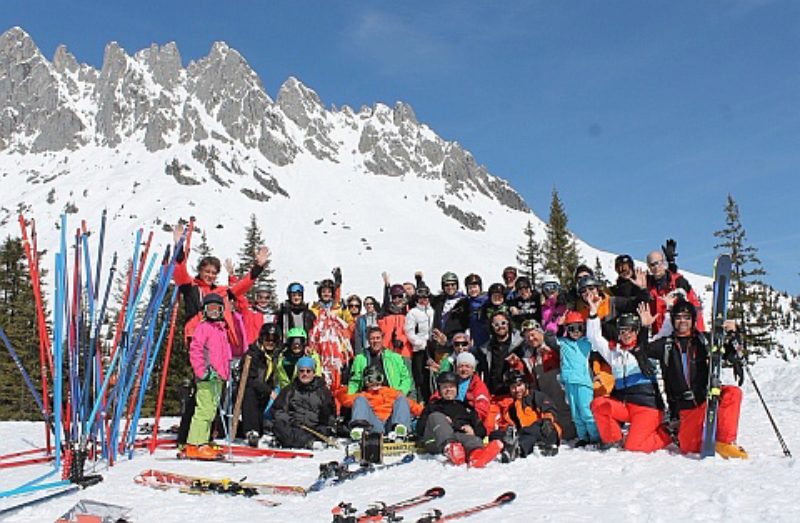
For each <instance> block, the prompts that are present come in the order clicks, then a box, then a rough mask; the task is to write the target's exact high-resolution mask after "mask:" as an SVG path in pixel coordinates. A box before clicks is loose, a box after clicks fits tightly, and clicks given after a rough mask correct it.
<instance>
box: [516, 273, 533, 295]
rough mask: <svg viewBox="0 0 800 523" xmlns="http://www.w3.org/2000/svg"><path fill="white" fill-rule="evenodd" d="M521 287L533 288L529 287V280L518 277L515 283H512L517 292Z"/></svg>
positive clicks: (525, 277)
mask: <svg viewBox="0 0 800 523" xmlns="http://www.w3.org/2000/svg"><path fill="white" fill-rule="evenodd" d="M522 287H528V288H529V289H532V288H533V286H532V285H531V280H530V278H528V277H527V276H520V277H519V278H517V281H515V282H514V289H515V290H516V291H517V292H519V290H520V289H521V288H522Z"/></svg>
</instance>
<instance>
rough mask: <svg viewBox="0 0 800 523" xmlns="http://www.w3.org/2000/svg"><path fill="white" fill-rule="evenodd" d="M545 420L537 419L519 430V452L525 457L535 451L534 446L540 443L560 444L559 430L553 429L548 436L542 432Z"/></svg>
mask: <svg viewBox="0 0 800 523" xmlns="http://www.w3.org/2000/svg"><path fill="white" fill-rule="evenodd" d="M543 423H544V420H539V421H536V422H534V423H532V424H530V425H528V426H527V427H523V428H521V429H519V431H518V432H517V435H518V441H519V452H520V456H522V457H523V458H524V457H526V456H527V455H528V454H530V453H532V452H533V448H534V447H536V446H537V445H539V444H545V445H548V446H551V445H558V432H557V431H555V430H554V431H553V432H551V433H550V434H549V436H548V437H545V436H544V435H543V434H542V424H543Z"/></svg>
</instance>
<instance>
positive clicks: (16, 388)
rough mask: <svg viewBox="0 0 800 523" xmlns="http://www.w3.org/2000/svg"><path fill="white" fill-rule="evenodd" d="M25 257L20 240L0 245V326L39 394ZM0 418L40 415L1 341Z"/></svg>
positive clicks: (36, 343)
mask: <svg viewBox="0 0 800 523" xmlns="http://www.w3.org/2000/svg"><path fill="white" fill-rule="evenodd" d="M26 261H27V260H26V259H25V253H24V251H23V248H22V242H21V240H19V239H17V238H14V239H12V238H7V239H6V240H5V241H4V242H3V243H2V245H0V326H2V327H3V330H5V332H6V335H7V336H8V339H9V341H10V342H11V346H12V348H13V349H14V350H15V351H16V353H17V355H18V356H19V358H20V360H21V362H22V365H23V367H24V368H25V370H26V371H27V372H28V374H29V375H30V376H31V380H32V382H33V384H34V387H35V388H36V390H37V391H38V392H39V394H41V380H40V379H39V376H40V364H39V329H38V321H37V319H36V306H35V302H34V298H33V286H32V284H31V279H30V271H29V270H28V266H27V263H26ZM44 276H45V274H44V273H43V274H41V275H40V277H42V278H43V277H44ZM43 306H44V307H46V303H43ZM45 314H47V313H46V312H45ZM0 419H2V420H6V419H15V420H40V419H41V413H40V412H39V410H38V407H37V405H36V402H35V401H34V400H33V398H32V397H31V393H30V391H29V390H28V387H27V386H26V385H25V382H24V381H23V378H22V373H21V372H20V371H19V370H18V369H17V367H16V365H15V363H14V361H13V360H12V359H11V356H10V354H9V353H8V351H7V350H6V348H5V346H4V345H3V344H0Z"/></svg>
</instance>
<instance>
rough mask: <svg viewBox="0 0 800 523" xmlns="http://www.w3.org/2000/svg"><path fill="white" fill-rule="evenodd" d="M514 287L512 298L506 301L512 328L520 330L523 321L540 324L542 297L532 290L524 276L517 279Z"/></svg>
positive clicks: (529, 282)
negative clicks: (532, 321)
mask: <svg viewBox="0 0 800 523" xmlns="http://www.w3.org/2000/svg"><path fill="white" fill-rule="evenodd" d="M514 286H515V289H516V292H515V293H514V297H513V298H511V299H510V300H508V310H509V312H510V313H511V321H512V322H513V323H514V328H515V329H517V330H520V329H521V328H522V323H523V322H524V321H525V320H536V321H537V322H538V323H541V322H542V295H541V294H539V291H537V290H536V289H534V288H533V285H531V281H530V280H529V279H528V278H527V277H525V276H520V277H519V278H517V281H516V282H515V283H514Z"/></svg>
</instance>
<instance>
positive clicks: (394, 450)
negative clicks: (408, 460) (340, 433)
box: [354, 441, 427, 459]
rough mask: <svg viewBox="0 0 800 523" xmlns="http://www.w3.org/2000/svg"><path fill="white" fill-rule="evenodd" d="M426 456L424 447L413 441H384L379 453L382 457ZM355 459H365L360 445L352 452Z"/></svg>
mask: <svg viewBox="0 0 800 523" xmlns="http://www.w3.org/2000/svg"><path fill="white" fill-rule="evenodd" d="M412 452H414V453H416V454H426V453H427V452H426V451H425V448H424V447H420V446H418V445H417V443H416V442H414V441H384V442H383V444H382V445H381V453H382V454H383V456H384V457H385V456H400V455H403V454H410V453H412ZM354 454H355V456H356V459H366V458H365V457H364V452H363V449H362V448H361V445H359V448H357V449H355V452H354Z"/></svg>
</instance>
